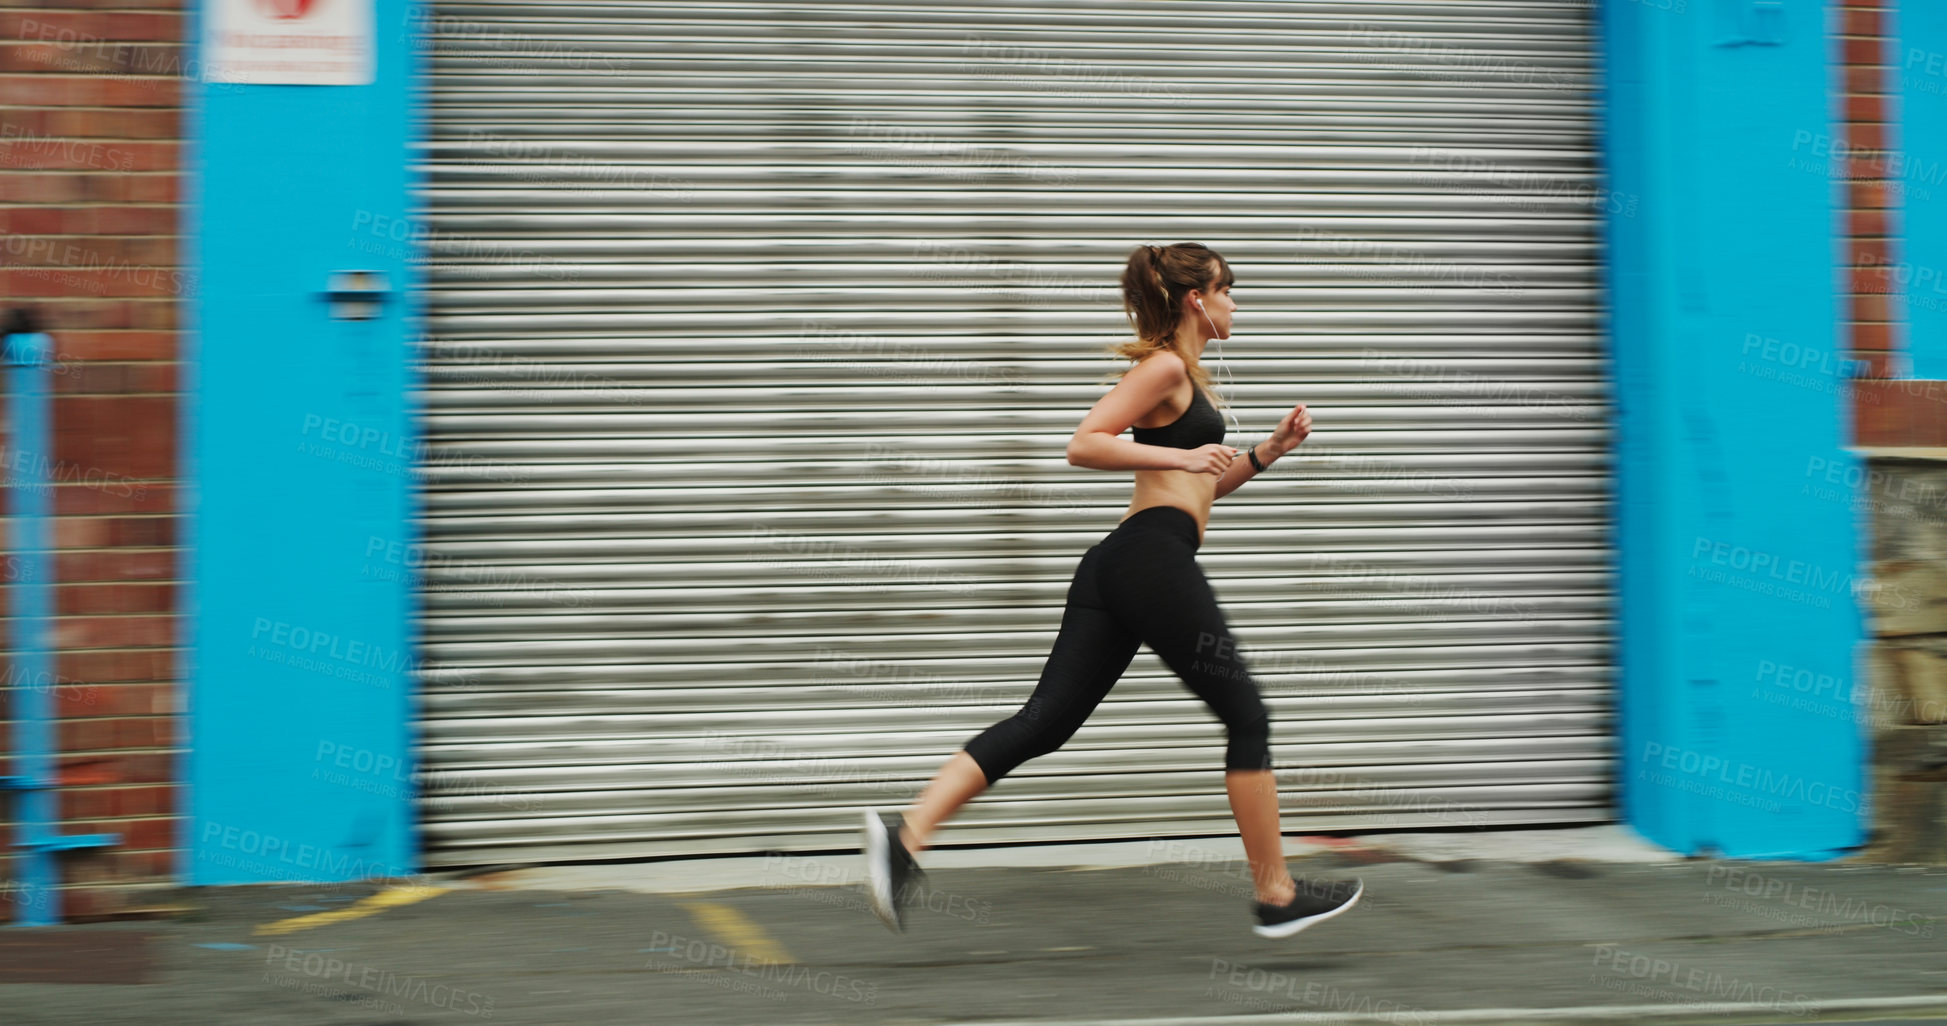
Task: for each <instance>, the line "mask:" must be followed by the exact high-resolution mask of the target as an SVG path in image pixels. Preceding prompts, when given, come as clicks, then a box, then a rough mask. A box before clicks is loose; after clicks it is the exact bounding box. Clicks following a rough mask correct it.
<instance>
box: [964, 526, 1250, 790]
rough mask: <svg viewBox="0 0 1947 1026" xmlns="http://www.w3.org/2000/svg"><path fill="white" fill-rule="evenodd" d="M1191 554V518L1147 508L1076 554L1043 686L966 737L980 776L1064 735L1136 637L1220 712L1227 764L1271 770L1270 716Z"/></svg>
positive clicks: (1125, 660)
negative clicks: (1008, 712) (1076, 563)
mask: <svg viewBox="0 0 1947 1026" xmlns="http://www.w3.org/2000/svg"><path fill="white" fill-rule="evenodd" d="M1196 552H1197V522H1196V519H1195V518H1194V517H1192V516H1191V515H1190V514H1189V513H1188V512H1187V511H1185V510H1181V509H1178V508H1176V507H1175V506H1151V507H1149V508H1147V509H1143V510H1138V511H1137V512H1136V513H1135V514H1133V515H1131V516H1130V517H1129V518H1128V519H1126V520H1124V521H1123V522H1122V523H1121V524H1120V525H1118V526H1117V527H1116V529H1115V530H1114V531H1111V532H1109V536H1108V537H1106V538H1104V539H1102V540H1101V541H1099V542H1097V543H1096V544H1095V545H1094V546H1093V547H1091V548H1090V549H1089V550H1088V552H1087V554H1085V555H1084V556H1082V564H1081V566H1079V567H1077V568H1076V569H1075V580H1074V582H1073V583H1071V584H1070V585H1069V586H1068V608H1067V609H1065V610H1063V611H1062V614H1061V633H1060V634H1059V635H1058V636H1057V637H1056V638H1055V648H1054V651H1053V652H1051V653H1050V654H1049V655H1048V664H1047V665H1046V666H1045V667H1043V668H1042V670H1041V682H1040V683H1039V684H1037V685H1035V688H1034V693H1033V694H1032V695H1029V696H1028V701H1027V704H1026V705H1024V706H1022V707H1021V711H1020V712H1017V713H1015V714H1014V715H1013V716H1011V717H1009V718H1007V719H1005V720H1002V721H1001V722H999V723H996V724H994V725H993V726H991V727H988V728H987V729H986V730H985V731H982V732H981V733H980V734H979V736H977V737H975V738H974V739H973V740H972V741H969V742H968V743H967V754H968V755H971V756H973V760H974V762H976V763H978V764H979V766H980V771H981V772H982V773H984V774H986V776H987V782H988V783H989V784H992V783H994V782H995V781H997V780H999V779H1000V778H1002V777H1004V776H1006V775H1007V774H1008V773H1010V772H1012V771H1013V769H1014V767H1016V766H1019V765H1020V764H1022V763H1024V762H1026V761H1028V760H1029V759H1032V758H1034V757H1035V756H1037V755H1046V754H1048V753H1049V752H1052V751H1054V750H1056V749H1058V748H1060V747H1061V746H1062V745H1063V744H1065V743H1067V741H1068V739H1069V738H1070V737H1072V736H1073V735H1074V733H1075V731H1076V730H1077V729H1079V728H1080V727H1081V725H1082V721H1083V720H1086V719H1088V715H1089V713H1091V712H1094V711H1095V707H1096V706H1097V705H1098V704H1100V703H1101V701H1102V698H1103V696H1105V695H1107V694H1108V693H1109V689H1110V688H1112V687H1114V686H1115V682H1116V680H1117V679H1118V678H1120V677H1121V676H1122V671H1124V670H1126V669H1128V668H1129V661H1130V660H1131V659H1134V658H1135V656H1136V648H1137V646H1139V645H1141V644H1142V643H1144V642H1148V644H1149V647H1150V650H1151V651H1154V652H1155V653H1156V654H1157V655H1158V656H1160V657H1162V660H1163V662H1164V663H1165V664H1167V665H1168V666H1169V668H1170V669H1171V670H1174V671H1175V672H1176V675H1177V676H1178V677H1181V678H1183V683H1185V684H1187V685H1189V687H1190V690H1191V691H1193V692H1195V693H1196V696H1197V697H1198V698H1201V699H1203V701H1204V703H1205V704H1207V705H1209V706H1210V709H1211V711H1212V712H1215V713H1216V714H1217V716H1218V718H1219V719H1221V720H1223V722H1224V729H1225V731H1226V733H1227V735H1228V737H1229V747H1228V748H1227V749H1226V750H1225V752H1224V768H1225V769H1227V770H1268V769H1270V768H1271V720H1270V717H1269V716H1267V715H1266V714H1265V711H1264V702H1263V700H1262V699H1260V698H1259V697H1258V693H1257V683H1256V682H1255V681H1253V680H1252V679H1251V674H1250V671H1249V670H1248V669H1246V668H1245V666H1244V659H1243V656H1242V655H1241V654H1239V653H1238V651H1237V643H1236V641H1235V640H1233V639H1232V638H1231V634H1230V627H1229V625H1227V624H1226V623H1224V614H1223V611H1222V610H1220V609H1218V608H1217V596H1216V595H1215V594H1214V593H1212V592H1211V590H1210V582H1209V581H1207V580H1205V579H1204V576H1203V569H1202V568H1201V567H1199V566H1197V560H1196Z"/></svg>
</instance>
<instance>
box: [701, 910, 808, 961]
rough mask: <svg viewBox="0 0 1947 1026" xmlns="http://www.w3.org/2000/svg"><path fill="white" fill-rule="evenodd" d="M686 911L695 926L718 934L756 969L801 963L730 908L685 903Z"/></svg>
mask: <svg viewBox="0 0 1947 1026" xmlns="http://www.w3.org/2000/svg"><path fill="white" fill-rule="evenodd" d="M682 904H683V907H684V908H687V909H689V910H690V918H691V919H694V920H696V925H698V926H700V927H702V928H703V929H705V930H707V931H709V932H711V933H714V934H716V935H717V936H718V937H720V938H722V939H723V940H724V942H725V943H727V944H728V945H729V946H731V947H733V948H736V949H738V950H739V951H742V952H744V953H745V954H746V955H748V956H749V957H750V959H751V962H752V963H753V964H756V965H796V964H797V962H798V960H797V959H795V958H792V957H791V953H790V952H788V951H786V950H784V945H782V944H779V943H778V942H777V940H776V939H775V938H773V937H772V936H771V935H770V934H768V933H765V932H764V928H763V927H761V926H759V925H757V924H756V923H754V922H752V921H751V920H750V917H748V916H746V915H744V914H743V913H742V912H739V911H737V910H736V909H734V908H731V907H730V906H728V905H719V904H717V903H716V902H714V901H685V902H683V903H682Z"/></svg>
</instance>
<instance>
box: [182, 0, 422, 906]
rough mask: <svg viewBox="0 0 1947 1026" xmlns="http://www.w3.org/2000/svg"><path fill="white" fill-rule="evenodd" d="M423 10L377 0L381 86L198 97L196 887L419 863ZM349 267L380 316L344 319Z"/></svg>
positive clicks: (192, 762) (256, 88) (192, 796)
mask: <svg viewBox="0 0 1947 1026" xmlns="http://www.w3.org/2000/svg"><path fill="white" fill-rule="evenodd" d="M414 9H415V8H414V6H413V5H411V4H408V3H406V2H404V0H378V3H377V8H376V17H375V24H376V26H377V33H376V43H377V57H378V77H377V81H376V82H375V83H373V84H371V85H368V86H299V85H235V84H225V83H197V84H195V85H194V87H193V88H192V89H191V90H190V93H191V97H190V102H189V109H190V124H191V126H192V129H191V135H192V140H193V142H192V146H193V151H194V153H195V162H194V164H193V165H192V166H194V167H195V168H196V175H195V177H194V181H193V187H192V195H191V198H190V209H189V211H188V212H187V215H186V216H187V217H188V220H189V223H188V225H187V226H186V228H187V230H186V231H185V235H186V236H188V237H189V238H190V239H191V240H193V241H192V258H193V259H194V260H195V262H196V263H195V266H196V267H197V269H198V272H199V274H198V278H199V283H200V288H199V290H198V292H197V294H196V297H195V301H194V303H193V304H192V313H191V317H192V330H193V331H194V333H195V344H194V348H193V351H192V356H191V362H192V367H191V375H190V378H191V395H192V396H193V399H192V401H191V402H189V403H187V404H185V405H186V407H188V409H187V411H186V412H187V414H188V418H187V424H186V428H187V429H186V431H185V432H184V435H185V439H186V441H185V446H186V451H185V454H184V455H185V465H186V467H187V468H188V471H189V473H191V474H193V481H194V488H195V493H194V494H195V497H194V500H193V506H192V510H191V513H190V516H189V521H190V526H189V531H188V544H189V546H190V555H189V565H190V571H191V572H190V577H191V589H192V593H191V595H190V597H189V598H188V600H187V601H188V608H189V609H190V610H191V615H192V627H191V654H190V657H189V658H190V665H189V666H188V667H187V668H186V673H187V679H188V680H189V681H190V707H189V712H190V736H189V743H188V758H187V767H186V773H185V776H186V779H187V781H188V785H189V803H188V804H189V816H190V822H189V825H188V828H187V836H186V838H185V841H186V843H185V845H184V861H185V864H184V866H183V867H182V875H183V876H184V877H185V878H186V879H188V880H189V881H191V882H193V883H197V884H220V883H243V882H252V881H265V880H319V881H326V880H345V879H357V878H362V877H368V876H396V875H404V874H407V873H410V872H413V871H414V870H415V869H416V864H417V845H416V840H415V838H414V834H413V809H412V803H413V798H414V790H415V785H414V771H413V763H412V753H411V722H412V690H411V689H412V686H413V673H412V671H413V669H414V668H415V666H416V663H417V660H416V657H415V656H414V653H413V645H414V640H415V639H414V637H413V634H412V631H411V619H410V618H411V610H412V601H413V598H412V592H413V585H414V582H413V575H412V571H411V570H410V569H409V567H408V565H407V563H408V560H409V558H410V556H409V554H410V553H412V552H413V548H412V547H413V546H414V545H415V543H416V538H415V536H414V535H413V534H412V533H411V524H412V517H411V502H412V500H411V476H412V471H413V464H414V458H415V454H416V449H417V446H418V441H417V436H416V434H415V428H414V424H413V420H412V417H411V411H410V410H409V409H408V408H407V397H408V395H409V394H410V392H411V390H412V387H413V383H412V381H411V380H410V378H409V370H408V368H409V366H410V361H409V348H410V343H411V339H412V338H413V337H414V335H415V333H416V330H417V311H416V310H415V309H413V308H412V307H410V306H409V297H410V296H411V295H412V293H413V292H414V291H415V285H416V280H415V276H416V274H417V271H416V269H415V266H414V263H415V262H414V260H413V253H412V247H413V245H414V242H413V231H412V227H413V222H412V220H411V217H412V214H411V210H412V191H411V185H412V183H411V179H410V175H411V167H412V159H411V153H410V148H409V145H410V140H411V138H412V132H414V131H415V130H416V126H415V122H414V113H415V112H414V110H413V108H412V103H413V98H412V91H413V88H414V85H415V82H414V79H415V76H417V75H418V74H419V71H420V66H419V63H418V62H419V59H420V58H419V56H418V54H417V50H418V44H417V42H416V40H415V37H414V33H413V28H414V26H415V25H416V21H415V20H414V19H413V17H412V13H413V11H414ZM199 13H201V11H200V10H199ZM192 38H198V39H200V32H199V33H198V34H197V35H196V36H193V37H192ZM196 63H197V66H199V67H200V66H202V65H203V64H204V62H203V61H201V60H199V61H197V62H196ZM342 270H375V271H379V272H381V273H383V274H384V275H386V277H387V279H388V281H389V284H390V286H391V294H390V297H389V298H388V299H387V301H386V302H385V304H384V308H383V309H384V313H383V316H382V317H380V318H379V319H376V320H369V321H347V320H334V319H333V318H332V317H331V315H330V312H329V309H328V305H327V303H326V301H325V299H324V298H323V296H322V293H323V292H324V291H325V290H326V288H327V287H328V285H329V280H330V275H331V273H332V272H334V271H342Z"/></svg>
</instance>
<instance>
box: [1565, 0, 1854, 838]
mask: <svg viewBox="0 0 1947 1026" xmlns="http://www.w3.org/2000/svg"><path fill="white" fill-rule="evenodd" d="M1601 17H1602V29H1603V32H1602V34H1603V39H1604V53H1603V62H1604V64H1603V88H1604V89H1605V92H1606V102H1605V107H1604V124H1603V147H1604V159H1605V163H1606V165H1607V167H1608V169H1609V175H1610V180H1611V182H1612V185H1611V188H1612V189H1615V190H1616V191H1618V192H1620V193H1624V194H1626V195H1628V196H1630V197H1631V198H1633V199H1635V200H1636V209H1637V210H1638V214H1637V216H1635V217H1633V218H1631V217H1623V216H1616V215H1613V214H1612V216H1611V217H1610V218H1609V222H1608V225H1607V229H1606V232H1607V238H1608V241H1609V245H1610V266H1609V268H1608V271H1607V274H1608V285H1609V290H1610V297H1611V305H1612V335H1611V349H1612V354H1613V357H1614V361H1615V380H1616V397H1617V402H1618V405H1619V416H1618V419H1617V422H1616V429H1617V432H1618V438H1617V446H1616V453H1617V455H1616V460H1617V465H1616V471H1617V502H1618V508H1617V513H1618V517H1617V524H1618V528H1617V529H1618V532H1619V551H1620V553H1621V556H1620V563H1619V573H1620V575H1621V582H1620V595H1621V609H1620V611H1619V621H1620V628H1619V630H1620V641H1619V644H1620V652H1619V662H1620V665H1621V669H1622V676H1623V679H1622V682H1621V690H1620V695H1619V702H1618V711H1619V718H1620V723H1619V727H1618V736H1619V742H1618V744H1619V749H1620V754H1621V765H1620V775H1621V780H1620V785H1621V789H1622V801H1621V804H1622V809H1623V813H1624V817H1625V819H1626V821H1627V822H1629V823H1630V824H1631V825H1632V826H1634V827H1635V828H1636V829H1637V830H1639V831H1640V832H1642V833H1643V834H1644V835H1645V836H1647V837H1649V838H1651V839H1653V840H1655V841H1657V842H1659V843H1662V844H1664V845H1666V846H1668V847H1671V848H1674V849H1677V850H1679V851H1684V852H1690V853H1707V852H1717V853H1722V854H1726V855H1731V856H1736V857H1774V856H1775V857H1799V858H1818V857H1825V856H1829V855H1832V854H1836V853H1838V852H1840V851H1841V850H1843V849H1845V848H1847V847H1849V846H1854V845H1857V844H1859V843H1861V842H1862V841H1863V839H1864V819H1865V815H1866V809H1865V807H1864V805H1865V802H1866V795H1865V790H1866V788H1865V779H1864V770H1863V766H1864V761H1865V752H1864V740H1863V737H1864V730H1863V725H1862V724H1861V723H1860V722H1859V720H1858V718H1857V717H1856V715H1855V710H1854V707H1853V705H1852V697H1853V687H1854V683H1855V682H1854V674H1853V654H1854V652H1855V650H1856V649H1857V647H1858V645H1859V643H1860V641H1861V639H1862V638H1863V624H1862V621H1861V618H1860V615H1859V610H1858V607H1857V604H1856V600H1855V599H1854V597H1853V586H1854V584H1855V582H1856V580H1857V575H1858V573H1859V569H1860V553H1859V552H1858V551H1857V542H1858V538H1859V537H1860V531H1859V528H1858V525H1857V524H1856V523H1855V520H1854V514H1853V512H1852V507H1851V491H1850V489H1849V488H1848V487H1846V486H1845V485H1844V483H1843V482H1844V481H1845V480H1846V474H1847V473H1848V471H1849V470H1850V469H1852V468H1853V466H1854V463H1853V461H1852V459H1851V457H1850V456H1849V455H1848V454H1847V453H1846V452H1845V450H1844V449H1843V448H1842V446H1843V445H1844V442H1845V438H1846V436H1847V433H1848V423H1849V421H1848V417H1849V412H1848V411H1847V410H1846V408H1845V407H1844V404H1843V401H1842V396H1843V394H1844V382H1845V371H1846V363H1845V361H1844V359H1843V358H1842V356H1841V349H1840V345H1841V339H1840V335H1839V331H1838V322H1837V317H1838V309H1837V306H1836V302H1835V299H1834V287H1833V286H1834V282H1835V281H1836V280H1837V268H1836V265H1835V256H1836V252H1837V250H1836V231H1837V227H1838V226H1837V217H1836V214H1835V209H1836V203H1835V200H1836V190H1837V185H1836V184H1835V181H1834V179H1833V178H1832V177H1831V174H1830V170H1831V169H1830V167H1829V165H1828V164H1827V163H1826V161H1828V160H1830V159H1831V158H1830V152H1829V151H1830V149H1831V145H1830V144H1831V140H1832V138H1833V134H1832V123H1831V113H1832V107H1831V99H1830V95H1829V93H1828V84H1827V83H1828V76H1827V71H1828V66H1827V53H1826V44H1825V33H1824V17H1825V12H1824V11H1823V9H1822V7H1821V5H1819V4H1818V3H1817V2H1815V0H1788V2H1787V3H1786V4H1784V5H1783V6H1782V7H1765V6H1764V5H1757V4H1749V3H1739V2H1723V3H1718V4H1713V5H1702V4H1691V5H1688V6H1687V7H1685V8H1682V9H1679V8H1677V7H1675V6H1674V5H1669V6H1664V5H1651V4H1641V3H1610V4H1606V5H1604V7H1603V10H1602V15H1601ZM1612 206H1614V204H1612Z"/></svg>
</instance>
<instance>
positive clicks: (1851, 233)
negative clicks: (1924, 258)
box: [1834, 0, 1947, 447]
mask: <svg viewBox="0 0 1947 1026" xmlns="http://www.w3.org/2000/svg"><path fill="white" fill-rule="evenodd" d="M1909 2H1915V3H1917V2H1932V0H1909ZM1836 16H1837V18H1838V23H1837V25H1836V26H1835V29H1836V31H1837V32H1838V38H1837V40H1835V47H1834V60H1835V61H1836V62H1837V66H1836V68H1835V72H1836V77H1835V80H1834V84H1835V86H1836V87H1837V88H1838V89H1839V90H1840V103H1841V106H1840V108H1839V109H1840V114H1839V117H1840V118H1841V125H1840V131H1841V134H1842V136H1843V138H1844V139H1845V143H1846V152H1847V154H1848V157H1847V159H1846V160H1845V161H1844V162H1843V165H1844V171H1845V173H1846V176H1847V188H1846V192H1845V196H1846V200H1847V210H1846V219H1845V224H1846V231H1847V238H1846V240H1845V245H1846V253H1845V256H1844V261H1845V265H1846V266H1847V267H1848V268H1849V271H1850V274H1849V279H1850V280H1849V281H1848V282H1847V284H1846V287H1845V289H1844V291H1845V292H1846V293H1847V296H1846V298H1847V301H1848V314H1847V329H1848V336H1847V347H1848V348H1849V350H1850V351H1851V354H1852V356H1853V358H1854V359H1859V360H1865V361H1867V362H1868V366H1869V368H1870V371H1869V375H1870V376H1869V377H1868V378H1867V379H1865V380H1861V381H1859V382H1857V383H1856V387H1855V389H1854V392H1853V398H1854V402H1853V430H1852V435H1853V444H1855V445H1860V446H1900V447H1908V446H1928V447H1934V446H1947V381H1915V380H1911V379H1905V380H1892V379H1893V378H1894V377H1895V375H1896V374H1898V373H1903V371H1902V370H1901V368H1902V367H1903V366H1904V361H1902V360H1899V359H1897V358H1896V357H1897V356H1898V355H1899V353H1900V350H1901V346H1902V337H1901V332H1902V330H1903V326H1902V324H1901V307H1900V303H1901V296H1900V285H1899V280H1898V275H1897V274H1896V273H1895V268H1896V267H1897V265H1898V264H1899V262H1900V261H1901V259H1902V257H1901V254H1900V245H1899V235H1900V224H1899V211H1900V206H1901V204H1902V199H1903V197H1904V192H1905V189H1904V186H1905V182H1904V180H1903V179H1902V177H1901V174H1900V171H1901V168H1903V167H1904V166H1905V162H1904V161H1901V160H1899V159H1897V158H1898V156H1899V145H1900V142H1899V119H1900V109H1899V97H1898V96H1897V95H1896V93H1897V90H1898V84H1899V80H1898V72H1897V69H1896V68H1894V67H1893V66H1892V63H1891V62H1892V59H1893V58H1894V57H1895V56H1897V54H1898V49H1899V44H1898V40H1897V39H1896V38H1895V36H1896V35H1897V33H1898V25H1897V22H1896V19H1897V18H1898V17H1899V0H1845V2H1844V4H1843V5H1842V6H1840V7H1839V8H1837V9H1836Z"/></svg>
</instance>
